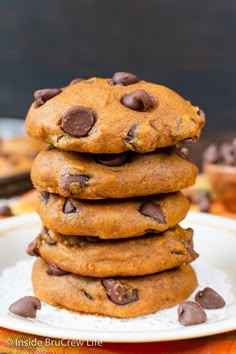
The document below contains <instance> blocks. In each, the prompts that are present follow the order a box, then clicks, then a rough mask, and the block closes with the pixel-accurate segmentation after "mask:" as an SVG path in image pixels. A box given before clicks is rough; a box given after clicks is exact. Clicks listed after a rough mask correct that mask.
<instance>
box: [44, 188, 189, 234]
mask: <svg viewBox="0 0 236 354" xmlns="http://www.w3.org/2000/svg"><path fill="white" fill-rule="evenodd" d="M39 196H40V197H39V200H40V202H39V207H38V213H39V216H40V218H41V219H42V221H43V223H44V225H45V226H46V227H47V228H49V229H52V230H54V231H57V232H60V233H62V234H64V235H89V236H97V237H100V238H102V239H111V238H123V237H134V236H139V235H144V234H146V233H147V232H150V231H152V232H161V231H165V230H167V229H169V228H170V227H173V226H175V225H176V224H178V223H179V222H180V221H181V220H183V219H184V218H185V216H186V214H187V212H188V210H189V201H188V199H187V198H186V197H185V196H184V195H183V194H182V193H181V192H175V193H171V194H161V195H157V196H149V197H141V198H128V199H109V200H108V199H104V200H99V201H96V200H82V199H80V200H79V199H72V198H64V197H61V196H59V195H57V194H50V193H48V192H45V191H41V192H39Z"/></svg>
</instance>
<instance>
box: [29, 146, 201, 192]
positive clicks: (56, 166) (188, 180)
mask: <svg viewBox="0 0 236 354" xmlns="http://www.w3.org/2000/svg"><path fill="white" fill-rule="evenodd" d="M176 151H178V150H176V149H175V148H171V149H160V150H157V151H156V152H152V153H148V154H145V155H142V154H137V153H130V152H129V153H126V154H125V155H123V154H122V156H119V158H118V157H117V156H116V158H115V157H114V156H112V160H109V162H108V160H106V161H104V158H105V157H104V155H102V156H100V155H99V156H97V155H91V154H80V153H75V152H66V151H61V150H58V149H48V150H45V151H42V152H41V153H40V154H39V155H38V156H37V157H36V159H35V160H34V163H33V166H32V170H31V178H32V181H33V184H34V185H35V187H36V188H38V189H41V190H44V191H47V192H49V193H57V194H60V195H62V196H64V197H73V198H81V199H103V198H126V197H133V196H142V195H151V194H160V193H169V192H175V191H177V190H180V189H182V188H185V187H188V186H191V185H193V184H194V183H195V179H196V176H197V172H198V170H197V167H196V166H195V165H194V164H193V163H191V162H190V161H188V160H187V159H186V158H185V155H181V154H180V153H179V151H178V152H177V153H176ZM180 155H181V156H180ZM106 157H107V156H106ZM109 158H111V157H110V156H109ZM101 159H103V160H101ZM107 159H108V157H107ZM114 160H115V161H116V162H114ZM117 160H118V162H117ZM111 161H112V164H111ZM114 164H115V165H114ZM117 164H118V165H117Z"/></svg>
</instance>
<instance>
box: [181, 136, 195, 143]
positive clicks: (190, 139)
mask: <svg viewBox="0 0 236 354" xmlns="http://www.w3.org/2000/svg"><path fill="white" fill-rule="evenodd" d="M197 141H198V136H193V137H191V138H186V139H184V140H181V141H180V143H182V144H195V143H196V142H197Z"/></svg>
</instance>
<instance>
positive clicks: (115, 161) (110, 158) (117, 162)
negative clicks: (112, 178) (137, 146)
mask: <svg viewBox="0 0 236 354" xmlns="http://www.w3.org/2000/svg"><path fill="white" fill-rule="evenodd" d="M95 161H96V162H98V163H100V164H101V165H105V166H110V167H115V166H122V165H124V164H125V163H126V162H128V154H127V153H122V154H101V155H97V156H95Z"/></svg>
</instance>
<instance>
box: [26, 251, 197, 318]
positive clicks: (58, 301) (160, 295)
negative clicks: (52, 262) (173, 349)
mask: <svg viewBox="0 0 236 354" xmlns="http://www.w3.org/2000/svg"><path fill="white" fill-rule="evenodd" d="M47 270H48V267H47V265H46V263H45V262H44V261H43V259H42V258H40V257H39V258H37V260H36V261H35V263H34V267H33V274H32V281H33V288H34V293H35V295H36V296H37V297H38V298H39V299H40V300H42V301H45V302H47V303H49V304H51V305H54V306H59V307H65V308H67V309H69V310H74V311H77V312H81V313H89V314H100V315H106V316H112V317H119V318H131V317H137V316H141V315H145V314H149V313H153V312H155V311H158V310H161V309H164V308H167V307H171V306H174V305H177V304H178V303H180V302H181V301H183V300H185V299H186V298H187V297H188V296H189V295H190V294H191V293H192V292H193V291H194V290H195V288H196V286H197V279H196V275H195V272H194V270H193V269H192V267H191V266H190V265H183V266H181V267H177V268H174V269H172V270H169V271H165V272H161V273H156V274H153V275H147V276H140V277H128V278H105V279H96V278H90V277H82V276H78V275H73V274H67V275H63V276H54V275H49V274H48V273H47ZM45 284H47V286H45Z"/></svg>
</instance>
